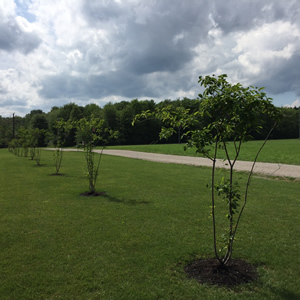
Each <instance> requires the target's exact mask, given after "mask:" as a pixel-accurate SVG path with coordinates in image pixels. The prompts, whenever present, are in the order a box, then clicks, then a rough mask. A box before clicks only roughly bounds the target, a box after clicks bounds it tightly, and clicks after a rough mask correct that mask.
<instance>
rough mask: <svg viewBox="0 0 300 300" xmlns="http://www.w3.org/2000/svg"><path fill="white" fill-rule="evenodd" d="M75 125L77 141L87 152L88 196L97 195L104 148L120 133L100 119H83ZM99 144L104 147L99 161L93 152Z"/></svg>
mask: <svg viewBox="0 0 300 300" xmlns="http://www.w3.org/2000/svg"><path fill="white" fill-rule="evenodd" d="M74 124H75V126H76V130H77V131H76V137H77V141H78V142H81V143H82V144H83V147H84V152H85V159H86V163H87V178H88V181H89V192H88V195H96V182H97V178H98V174H99V167H100V162H101V157H102V153H103V149H104V146H105V145H106V144H107V143H108V141H109V140H110V139H112V138H117V134H118V132H117V131H113V130H110V129H108V128H107V127H105V121H104V120H101V119H99V118H93V117H92V118H91V119H89V120H87V119H86V118H82V119H81V120H79V121H77V122H75V123H74ZM99 144H100V145H102V149H101V151H100V154H99V158H98V161H97V159H96V158H95V156H96V153H95V152H94V151H93V150H94V147H95V146H96V145H99Z"/></svg>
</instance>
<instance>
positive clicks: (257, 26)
mask: <svg viewBox="0 0 300 300" xmlns="http://www.w3.org/2000/svg"><path fill="white" fill-rule="evenodd" d="M299 14H300V4H299V1H298V0H289V1H285V2H283V1H281V0H266V1H261V0H253V1H239V0H228V1H223V0H212V1H199V0H189V1H182V0H172V1H171V0H164V1H158V0H151V1H144V0H124V1H121V0H111V1H102V0H101V1H100V0H94V1H84V0H64V1H60V0H52V1H40V0H22V1H16V2H14V1H13V0H6V1H5V5H4V2H3V1H2V2H1V3H0V82H1V84H0V105H1V103H2V104H3V103H5V107H6V110H8V109H10V108H9V106H6V105H8V103H9V101H10V99H11V101H18V103H19V104H20V103H23V107H24V109H28V110H30V109H31V108H36V107H40V108H42V109H43V108H45V109H46V108H47V109H48V108H51V105H53V106H54V105H60V104H61V105H62V104H64V103H68V102H76V103H80V104H81V105H84V104H85V103H89V102H91V101H95V102H96V103H99V104H100V103H101V104H103V103H105V102H106V101H110V100H112V101H117V100H130V99H132V98H144V99H145V98H148V99H149V98H152V99H155V100H156V101H159V100H164V99H167V98H169V99H176V98H177V97H184V96H188V97H191V98H193V97H196V96H197V94H198V93H199V92H200V87H199V85H198V83H197V82H198V77H199V76H200V75H207V74H222V73H227V74H228V79H229V80H230V81H231V82H241V83H242V84H245V85H250V84H253V85H256V86H265V87H266V92H267V93H271V94H272V95H275V96H276V95H279V96H280V95H282V93H287V94H288V95H290V94H292V93H293V95H295V97H297V96H300V87H299V84H298V80H297V79H298V78H299V77H300V66H299V64H300V59H299V58H300V57H299V55H300V54H299V53H300V38H299V32H300V19H299ZM281 99H283V97H282V98H281ZM293 99H295V98H293ZM285 101H287V103H291V102H292V100H291V98H288V99H287V100H285ZM280 104H284V103H281V102H280ZM2 107H4V106H3V105H2ZM3 109H4V108H3ZM3 109H2V110H0V114H2V111H3Z"/></svg>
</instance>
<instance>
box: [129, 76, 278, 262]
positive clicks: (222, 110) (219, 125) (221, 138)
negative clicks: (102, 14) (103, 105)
mask: <svg viewBox="0 0 300 300" xmlns="http://www.w3.org/2000/svg"><path fill="white" fill-rule="evenodd" d="M199 83H200V85H201V86H202V87H204V92H203V93H202V94H199V98H200V99H201V101H200V105H199V110H198V111H194V112H193V113H190V111H189V109H185V108H183V107H176V108H175V109H174V108H173V107H172V106H167V107H163V108H161V109H156V110H155V111H153V112H151V111H149V110H148V111H145V112H142V113H140V114H138V115H136V117H135V119H134V121H133V124H135V123H136V122H137V121H140V120H143V119H147V118H158V119H159V120H161V121H162V123H163V124H164V125H163V127H162V129H161V132H160V138H169V137H170V136H172V135H173V134H174V132H175V130H176V129H178V128H180V129H183V131H184V132H183V136H185V137H186V138H187V146H186V147H193V148H195V149H196V152H198V153H201V154H202V155H204V156H206V157H207V158H209V159H210V160H211V161H212V175H211V216H212V219H213V240H214V252H215V256H216V258H217V259H218V260H219V262H220V264H221V265H224V264H227V263H228V261H229V260H230V259H231V256H232V251H233V243H234V239H235V234H236V231H237V228H238V224H239V221H240V218H241V215H242V213H243V210H244V207H245V205H246V202H247V195H248V187H249V184H250V178H251V175H252V171H253V168H254V165H255V162H256V159H257V156H258V154H259V152H260V151H261V149H262V147H263V146H264V144H265V142H266V140H267V139H268V137H269V135H270V133H271V132H272V130H273V129H274V127H275V126H276V124H277V122H278V121H279V120H280V112H279V110H278V109H277V108H276V107H275V106H274V105H273V104H272V99H271V98H268V97H267V95H266V93H264V92H262V90H263V88H260V89H258V88H255V87H253V86H250V87H243V86H242V85H241V84H240V83H237V84H230V83H229V82H228V81H227V75H226V74H223V75H220V76H219V77H216V76H214V75H213V76H205V77H202V76H200V77H199ZM266 117H267V118H268V119H269V120H272V122H273V125H272V126H271V129H269V130H270V131H269V133H268V135H267V137H266V139H265V142H264V143H263V145H262V146H261V147H260V149H258V152H257V155H256V157H254V158H253V160H254V163H253V166H252V170H251V172H250V174H249V178H248V182H247V184H246V191H245V195H244V203H243V205H241V204H240V200H241V194H240V192H239V184H238V182H237V181H235V180H234V165H235V163H236V161H237V159H238V157H239V154H240V151H241V148H242V144H243V143H244V142H247V141H249V140H251V139H252V138H253V136H252V134H253V133H259V132H260V131H261V130H262V128H263V127H262V125H263V120H264V119H265V118H266ZM185 130H186V131H185ZM228 142H233V144H234V148H235V151H234V154H233V155H232V156H230V155H229V151H228ZM221 148H222V149H223V150H224V151H225V153H226V159H227V164H228V166H229V179H227V180H225V179H224V178H222V179H221V181H220V182H219V183H217V182H216V175H215V173H216V172H215V169H216V161H217V154H218V150H219V149H221ZM217 197H220V198H222V199H223V202H225V204H226V206H227V213H226V219H227V220H228V228H227V229H226V235H225V242H224V243H225V247H224V248H223V249H225V253H224V254H223V255H222V256H220V255H219V254H218V251H217V250H218V249H217V237H216V200H217V199H216V198H217ZM240 206H241V209H239V207H240ZM235 215H236V216H237V217H236V218H234V216H235ZM223 240H224V239H223Z"/></svg>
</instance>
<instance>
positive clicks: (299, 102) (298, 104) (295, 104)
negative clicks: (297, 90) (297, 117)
mask: <svg viewBox="0 0 300 300" xmlns="http://www.w3.org/2000/svg"><path fill="white" fill-rule="evenodd" d="M285 107H300V99H297V100H295V101H294V102H293V103H292V104H290V105H288V104H287V105H285Z"/></svg>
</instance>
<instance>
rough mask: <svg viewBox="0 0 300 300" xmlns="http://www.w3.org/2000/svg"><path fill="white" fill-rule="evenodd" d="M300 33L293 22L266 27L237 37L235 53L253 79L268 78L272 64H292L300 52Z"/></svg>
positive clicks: (263, 26) (241, 33) (275, 23)
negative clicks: (295, 54) (283, 61)
mask: <svg viewBox="0 0 300 300" xmlns="http://www.w3.org/2000/svg"><path fill="white" fill-rule="evenodd" d="M299 37H300V31H299V28H298V27H297V26H296V25H293V24H291V23H290V22H283V21H277V22H274V23H267V24H263V25H262V26H260V27H257V28H255V29H252V30H250V31H249V32H247V33H245V32H240V33H237V34H236V37H235V39H236V43H237V45H236V47H235V48H233V51H234V53H236V55H237V56H238V61H239V62H240V64H241V66H242V67H243V68H244V69H245V71H244V72H245V73H248V74H249V75H250V76H252V75H253V76H257V75H262V74H268V73H269V72H270V69H271V68H272V63H278V60H288V59H290V58H291V57H292V55H293V54H294V53H295V51H296V50H297V49H300V41H299Z"/></svg>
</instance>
